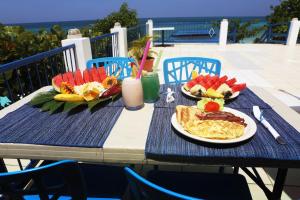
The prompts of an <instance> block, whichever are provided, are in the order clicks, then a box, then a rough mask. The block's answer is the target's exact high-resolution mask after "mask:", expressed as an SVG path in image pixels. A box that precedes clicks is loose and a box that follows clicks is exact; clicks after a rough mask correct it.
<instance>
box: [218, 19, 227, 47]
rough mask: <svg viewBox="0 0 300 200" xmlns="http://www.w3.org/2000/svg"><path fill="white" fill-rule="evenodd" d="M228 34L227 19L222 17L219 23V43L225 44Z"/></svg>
mask: <svg viewBox="0 0 300 200" xmlns="http://www.w3.org/2000/svg"><path fill="white" fill-rule="evenodd" d="M227 34H228V20H227V19H223V20H222V21H221V24H220V35H219V45H220V46H226V43H227Z"/></svg>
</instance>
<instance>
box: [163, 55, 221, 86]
mask: <svg viewBox="0 0 300 200" xmlns="http://www.w3.org/2000/svg"><path fill="white" fill-rule="evenodd" d="M193 70H196V71H197V72H198V73H199V74H200V73H201V72H205V73H208V74H213V75H220V73H221V62H220V61H219V60H216V59H211V58H201V57H178V58H170V59H166V60H165V61H164V79H165V83H183V82H187V81H189V80H191V78H192V71H193Z"/></svg>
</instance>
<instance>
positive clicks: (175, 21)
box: [10, 17, 266, 43]
mask: <svg viewBox="0 0 300 200" xmlns="http://www.w3.org/2000/svg"><path fill="white" fill-rule="evenodd" d="M223 18H224V17H185V18H183V17H169V18H152V20H153V23H154V27H166V26H167V27H174V28H175V30H174V31H166V33H165V38H166V42H197V41H198V42H199V41H201V42H216V41H218V34H219V24H220V21H221V20H222V19H223ZM226 18H227V19H228V20H229V22H230V20H232V19H239V20H240V21H241V22H242V23H243V22H247V21H251V20H257V21H258V22H257V23H256V24H254V25H253V27H256V26H263V25H265V24H266V18H265V17H226ZM147 20H148V18H141V19H139V24H143V25H144V24H145V23H146V21H147ZM95 22H96V20H83V21H63V22H41V23H24V24H10V25H20V26H23V27H24V28H25V29H27V30H29V31H32V32H37V31H39V30H40V29H46V30H50V28H51V27H52V26H53V25H59V26H61V27H62V28H63V29H64V30H66V31H67V30H68V29H71V28H82V27H86V26H92V25H93V24H94V23H95ZM212 25H214V31H213V36H212V37H211V38H209V37H207V38H206V39H205V38H201V37H202V36H200V38H199V37H197V36H193V37H182V36H181V37H173V35H174V34H175V35H176V34H178V33H179V32H191V31H195V30H206V32H208V31H209V30H210V29H211V27H212ZM155 34H156V35H157V37H158V38H161V35H160V34H161V33H160V32H156V33H155ZM254 39H255V37H253V38H247V39H245V40H243V41H242V42H245V43H251V42H252V41H253V40H254Z"/></svg>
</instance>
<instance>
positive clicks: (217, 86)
mask: <svg viewBox="0 0 300 200" xmlns="http://www.w3.org/2000/svg"><path fill="white" fill-rule="evenodd" d="M220 85H222V82H221V81H220V79H219V80H218V81H216V82H215V83H214V84H213V85H212V86H211V88H212V89H214V90H217V89H218V88H219V87H220Z"/></svg>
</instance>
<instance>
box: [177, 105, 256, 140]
mask: <svg viewBox="0 0 300 200" xmlns="http://www.w3.org/2000/svg"><path fill="white" fill-rule="evenodd" d="M223 111H225V112H229V113H232V114H234V115H236V116H238V117H241V118H243V119H244V120H245V123H246V124H247V126H246V127H245V129H244V134H243V135H242V136H240V137H238V138H234V139H209V138H204V137H200V136H197V135H192V134H191V133H189V132H187V131H186V130H184V128H183V127H182V125H181V124H179V123H178V121H177V118H176V113H174V114H173V115H172V117H171V123H172V125H173V127H174V128H175V129H176V130H177V131H178V132H179V133H180V134H182V135H184V136H187V137H189V138H192V139H194V140H198V141H201V142H209V143H214V144H232V143H239V142H242V141H245V140H248V139H249V138H251V137H253V136H254V134H255V132H256V130H257V126H256V123H255V121H254V120H253V119H252V118H250V117H249V116H248V115H246V114H245V113H243V112H240V111H238V110H235V109H232V108H227V107H224V109H223Z"/></svg>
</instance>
